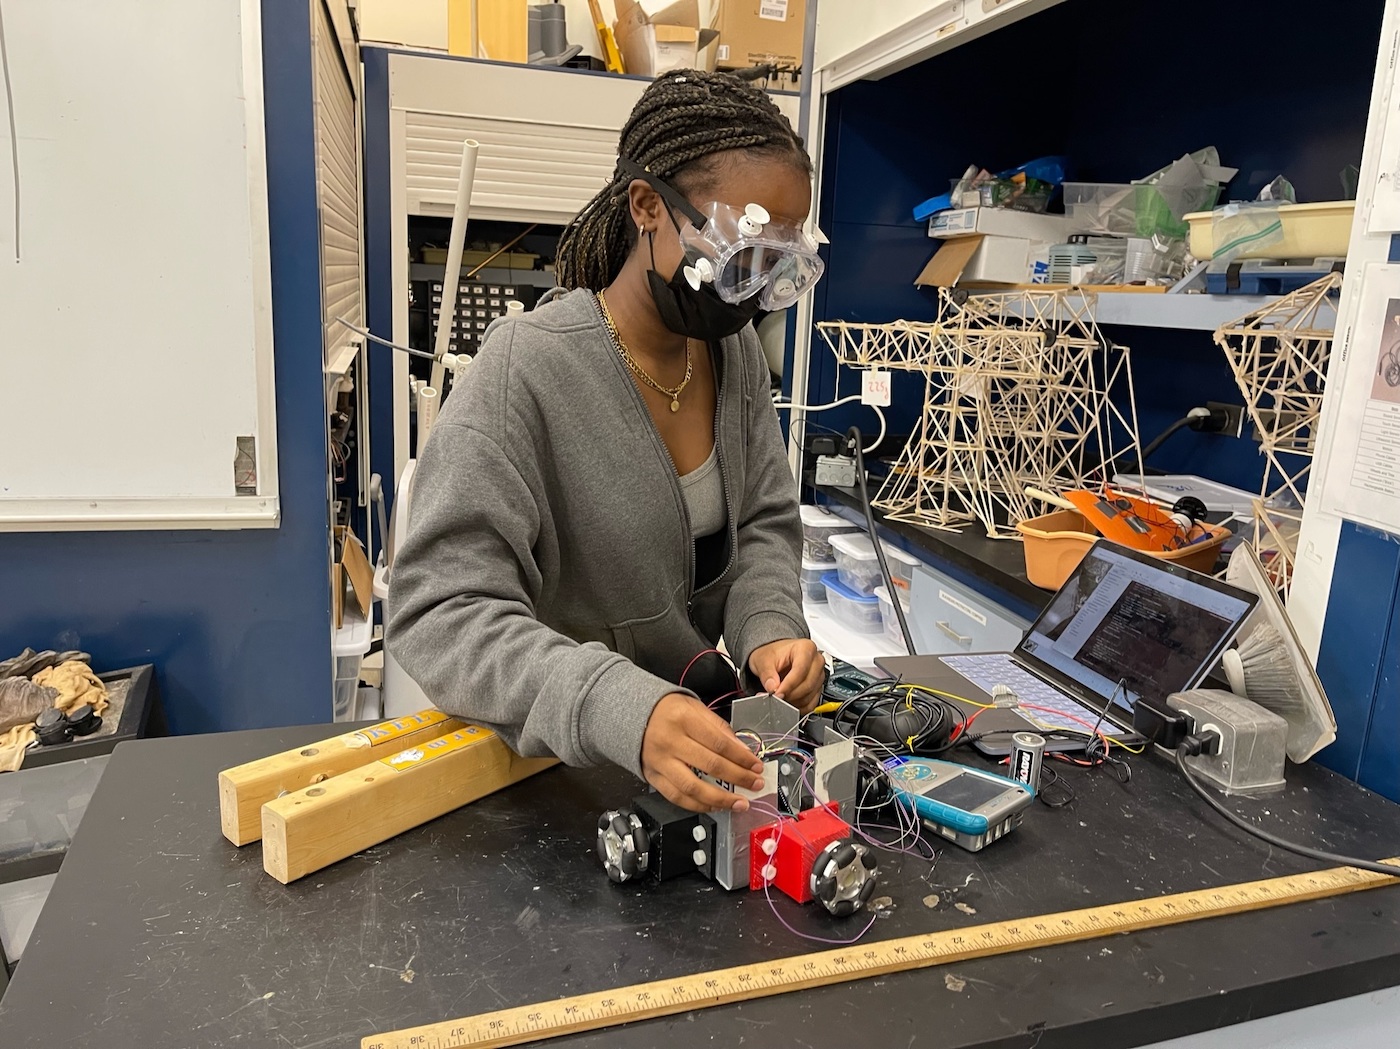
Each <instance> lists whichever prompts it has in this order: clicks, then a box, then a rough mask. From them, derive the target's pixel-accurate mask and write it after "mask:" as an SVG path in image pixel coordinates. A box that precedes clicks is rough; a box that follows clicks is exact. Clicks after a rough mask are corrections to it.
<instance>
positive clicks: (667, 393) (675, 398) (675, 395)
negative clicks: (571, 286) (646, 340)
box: [597, 291, 692, 412]
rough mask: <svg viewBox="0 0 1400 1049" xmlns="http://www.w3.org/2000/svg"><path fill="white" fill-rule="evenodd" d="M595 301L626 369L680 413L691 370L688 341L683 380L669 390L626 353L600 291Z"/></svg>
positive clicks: (686, 342) (688, 341)
mask: <svg viewBox="0 0 1400 1049" xmlns="http://www.w3.org/2000/svg"><path fill="white" fill-rule="evenodd" d="M597 299H598V309H599V311H600V312H601V313H602V314H603V323H604V324H605V325H607V328H608V334H609V335H610V336H612V342H613V346H614V347H615V348H616V349H617V352H618V355H619V356H621V357H622V360H623V362H624V363H625V364H626V365H627V367H629V368H631V369H632V371H634V372H635V373H636V374H637V377H638V378H639V379H641V380H642V382H644V383H646V384H647V385H648V386H650V387H651V388H652V389H653V390H655V391H656V392H657V393H659V394H661V395H662V396H664V397H669V398H671V411H673V412H678V411H680V410H681V394H682V393H683V392H684V391H685V388H686V386H688V385H689V384H690V374H691V370H692V369H691V360H690V340H689V339H686V340H685V378H684V379H682V380H681V384H680V385H679V386H675V387H671V388H667V387H665V386H662V385H661V384H660V383H659V382H657V381H656V380H655V379H653V378H652V377H651V376H650V375H648V374H647V373H646V372H645V371H644V370H643V369H642V366H641V365H640V364H638V363H637V361H636V359H635V358H634V357H633V356H632V354H631V353H630V352H628V349H627V346H626V344H624V343H623V341H622V336H621V335H619V334H618V333H617V325H616V324H614V323H613V319H612V313H610V312H609V311H608V304H607V301H606V300H605V299H604V298H603V293H602V292H601V291H600V292H598V294H597Z"/></svg>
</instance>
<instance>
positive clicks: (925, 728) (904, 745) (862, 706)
mask: <svg viewBox="0 0 1400 1049" xmlns="http://www.w3.org/2000/svg"><path fill="white" fill-rule="evenodd" d="M896 689H899V690H900V691H899V692H898V693H896V691H895V690H896ZM904 711H912V712H913V713H915V714H917V715H919V716H920V717H921V718H922V724H921V725H920V726H919V728H918V729H917V730H915V731H910V732H902V731H900V730H899V728H898V721H897V719H898V715H899V714H901V713H902V712H904ZM852 717H854V721H852V720H851V719H852ZM871 718H886V719H887V720H888V722H889V731H888V733H887V735H888V736H890V737H891V739H892V740H894V742H889V741H886V740H880V743H881V746H883V747H885V748H886V749H888V750H889V751H890V753H891V754H899V753H907V754H920V755H932V754H943V753H946V752H947V751H949V750H951V749H952V748H953V747H955V746H957V745H958V744H959V743H961V742H963V740H962V738H961V737H959V738H957V739H954V738H953V732H954V730H955V729H957V727H958V726H959V725H961V724H963V723H964V719H963V715H962V711H961V710H960V709H959V708H958V707H957V706H955V705H954V704H952V703H950V702H948V701H947V700H945V699H943V698H942V697H941V696H936V695H934V694H932V693H931V692H928V691H927V690H925V689H923V688H920V687H919V686H918V685H905V684H904V683H903V682H902V681H899V680H889V681H878V682H876V683H875V684H873V685H871V686H870V687H869V688H867V689H865V690H863V691H862V692H860V693H858V694H856V695H854V696H852V697H851V698H850V699H848V700H846V701H845V702H843V703H842V704H841V705H840V706H839V707H837V708H836V710H835V711H834V712H833V713H832V715H831V720H832V724H833V725H835V726H836V728H837V731H847V730H848V731H849V734H850V735H851V736H862V735H866V736H869V737H870V738H872V739H879V738H880V737H879V736H876V735H875V734H874V732H866V731H865V725H866V722H867V720H869V719H871Z"/></svg>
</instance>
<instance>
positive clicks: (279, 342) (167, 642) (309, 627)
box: [0, 0, 332, 732]
mask: <svg viewBox="0 0 1400 1049" xmlns="http://www.w3.org/2000/svg"><path fill="white" fill-rule="evenodd" d="M262 18H263V64H264V74H265V81H264V94H265V97H266V99H267V105H266V114H265V115H266V122H267V129H266V134H267V158H268V159H267V163H268V205H269V220H270V228H271V239H272V293H273V336H274V340H275V343H274V345H275V358H276V364H275V366H276V383H277V449H278V470H279V473H280V487H281V505H282V523H281V527H279V528H277V529H266V530H264V529H250V530H246V531H234V532H188V531H176V532H58V533H47V534H43V533H40V534H23V535H16V534H0V651H3V652H4V653H5V654H9V653H10V652H11V651H12V650H17V649H19V648H21V647H22V646H24V645H32V646H34V647H35V648H44V647H49V646H52V647H54V648H83V649H86V650H87V651H90V652H91V653H92V654H93V662H94V664H95V665H96V666H97V667H98V668H108V667H111V668H115V667H121V666H128V665H131V664H133V663H154V664H155V665H156V672H157V676H158V681H159V685H160V691H161V695H162V697H163V700H164V703H165V709H166V712H167V715H168V718H169V722H170V727H171V730H172V731H174V732H209V731H217V730H225V729H239V728H253V727H260V726H269V725H288V724H304V723H307V722H314V721H327V720H329V718H330V709H331V681H332V669H331V656H330V587H329V583H328V577H327V565H328V562H329V539H328V535H329V531H328V521H327V508H326V464H327V450H326V437H325V418H324V415H323V395H322V392H321V388H322V379H321V324H320V294H321V292H320V275H319V262H318V260H319V247H318V245H319V232H318V219H317V206H316V185H315V153H314V148H315V147H314V142H315V139H314V135H313V113H312V95H311V30H310V22H309V5H308V4H305V3H292V4H289V3H284V2H277V0H265V2H264V3H263V14H262ZM172 218H173V219H176V220H178V218H179V217H178V216H172ZM169 438H170V440H172V441H178V440H179V439H180V435H179V434H175V433H172V434H170V435H169ZM274 682H275V684H276V687H275V688H270V687H269V685H270V684H272V683H274ZM273 696H275V697H277V698H276V704H277V705H275V706H274V705H273V700H272V698H271V697H273Z"/></svg>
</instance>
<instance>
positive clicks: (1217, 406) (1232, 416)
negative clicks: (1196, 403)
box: [1206, 401, 1244, 437]
mask: <svg viewBox="0 0 1400 1049" xmlns="http://www.w3.org/2000/svg"><path fill="white" fill-rule="evenodd" d="M1206 407H1207V408H1209V409H1210V410H1211V411H1213V412H1217V411H1219V412H1224V413H1225V419H1226V422H1225V425H1224V426H1222V427H1221V428H1220V429H1219V430H1215V431H1213V432H1215V433H1221V434H1224V435H1225V436H1226V437H1243V436H1244V405H1242V404H1225V403H1224V402H1223V401H1206Z"/></svg>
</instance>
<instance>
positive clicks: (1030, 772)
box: [1011, 732, 1045, 790]
mask: <svg viewBox="0 0 1400 1049" xmlns="http://www.w3.org/2000/svg"><path fill="white" fill-rule="evenodd" d="M1044 761H1045V737H1044V736H1040V735H1037V734H1036V733H1034V732H1018V733H1016V734H1015V735H1014V736H1012V737H1011V778H1012V779H1018V780H1020V781H1021V782H1022V783H1024V784H1026V786H1028V787H1030V788H1031V790H1039V789H1040V766H1041V765H1042V764H1043V763H1044Z"/></svg>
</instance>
